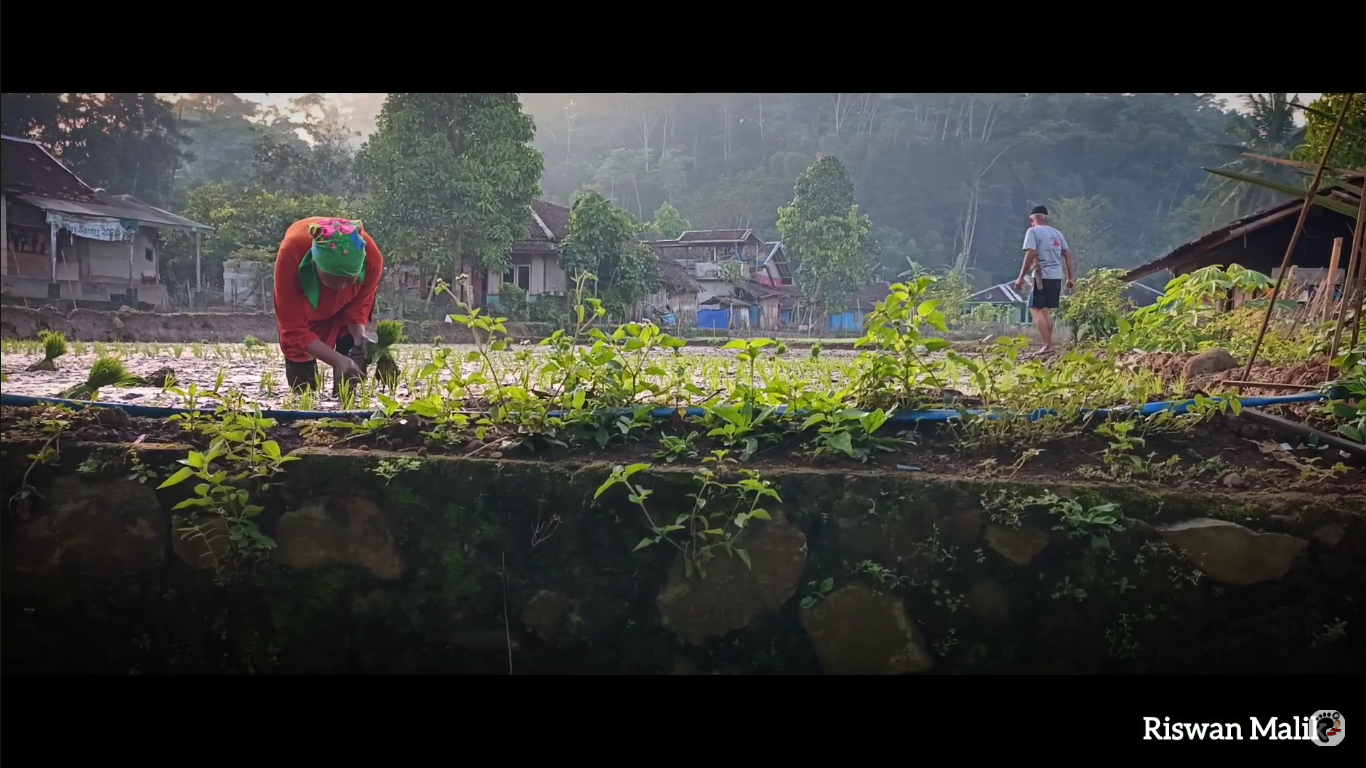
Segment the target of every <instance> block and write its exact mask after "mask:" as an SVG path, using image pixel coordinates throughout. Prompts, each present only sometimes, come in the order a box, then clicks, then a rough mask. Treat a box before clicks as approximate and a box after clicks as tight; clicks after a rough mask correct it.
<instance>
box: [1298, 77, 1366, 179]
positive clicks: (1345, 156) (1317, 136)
mask: <svg viewBox="0 0 1366 768" xmlns="http://www.w3.org/2000/svg"><path fill="white" fill-rule="evenodd" d="M1346 97H1347V94H1345V93H1325V94H1323V95H1322V96H1320V97H1319V98H1318V99H1315V100H1314V101H1313V102H1312V103H1311V104H1309V109H1306V110H1304V113H1305V115H1304V119H1305V131H1304V143H1303V144H1301V145H1300V146H1299V147H1297V148H1296V149H1295V151H1294V153H1293V154H1292V155H1291V157H1293V158H1295V159H1296V160H1302V161H1304V162H1307V163H1318V162H1319V161H1321V160H1323V150H1324V149H1326V148H1327V145H1328V134H1329V133H1331V132H1332V130H1333V124H1334V123H1336V122H1337V117H1338V113H1340V112H1342V103H1343V99H1345V98H1346ZM1328 165H1329V167H1332V168H1347V169H1350V170H1355V171H1366V94H1360V93H1358V94H1357V95H1356V98H1354V99H1353V100H1352V108H1351V110H1350V111H1349V112H1348V113H1347V119H1346V120H1345V121H1343V126H1342V133H1341V135H1339V136H1338V140H1337V143H1335V144H1334V145H1333V154H1332V156H1331V157H1329V158H1328Z"/></svg>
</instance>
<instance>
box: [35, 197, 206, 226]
mask: <svg viewBox="0 0 1366 768" xmlns="http://www.w3.org/2000/svg"><path fill="white" fill-rule="evenodd" d="M15 197H16V198H17V199H19V200H21V201H23V202H25V203H28V204H29V205H32V206H34V207H36V208H40V209H42V210H44V211H51V212H53V213H71V214H75V215H78V216H104V217H108V218H111V219H129V220H131V221H136V222H138V223H139V224H146V225H147V226H149V227H162V228H167V229H188V230H196V229H197V230H200V231H201V232H212V231H213V227H211V226H209V225H208V224H200V223H199V222H197V221H191V220H190V219H187V218H185V217H184V216H177V215H175V214H174V213H171V212H170V211H163V210H162V209H160V208H157V207H155V206H151V205H148V204H147V203H144V202H142V201H141V200H139V199H137V198H136V197H133V196H132V195H101V196H100V200H101V202H99V203H78V202H75V201H72V200H54V199H52V198H50V197H39V196H38V195H15Z"/></svg>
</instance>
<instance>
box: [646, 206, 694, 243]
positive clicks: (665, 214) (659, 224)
mask: <svg viewBox="0 0 1366 768" xmlns="http://www.w3.org/2000/svg"><path fill="white" fill-rule="evenodd" d="M650 227H651V229H653V230H654V231H655V232H658V233H659V236H660V237H664V238H667V239H669V240H673V239H676V238H677V237H678V236H679V235H681V234H683V233H684V232H687V231H688V230H689V229H692V224H690V223H688V220H687V219H685V218H683V214H681V213H679V212H678V209H677V208H675V207H673V206H672V205H670V204H668V203H665V204H663V205H661V206H659V210H657V211H655V218H654V221H652V222H650Z"/></svg>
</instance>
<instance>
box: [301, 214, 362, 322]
mask: <svg viewBox="0 0 1366 768" xmlns="http://www.w3.org/2000/svg"><path fill="white" fill-rule="evenodd" d="M364 231H365V230H364V227H363V226H362V225H361V223H360V222H359V221H350V220H348V219H323V220H322V221H319V222H315V223H313V224H310V225H309V227H308V234H309V235H310V236H312V238H313V247H312V248H310V249H309V251H308V254H307V255H305V256H304V258H303V261H302V262H300V263H299V283H300V284H301V285H302V286H303V289H304V295H305V296H307V297H308V303H309V304H312V305H313V308H314V309H317V308H318V296H319V294H320V292H321V281H319V280H318V272H319V271H321V272H325V273H327V274H329V275H335V276H337V277H356V278H360V279H361V280H364V279H365V238H364V237H362V235H361V233H363V232H364Z"/></svg>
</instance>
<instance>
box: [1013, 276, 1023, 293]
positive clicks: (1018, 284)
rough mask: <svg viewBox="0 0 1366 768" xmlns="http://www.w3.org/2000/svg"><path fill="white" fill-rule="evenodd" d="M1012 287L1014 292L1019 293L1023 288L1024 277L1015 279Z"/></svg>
mask: <svg viewBox="0 0 1366 768" xmlns="http://www.w3.org/2000/svg"><path fill="white" fill-rule="evenodd" d="M1013 287H1014V288H1015V292H1016V293H1019V292H1020V291H1023V290H1024V278H1023V277H1022V278H1020V279H1019V280H1016V281H1015V284H1014V286H1013Z"/></svg>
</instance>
